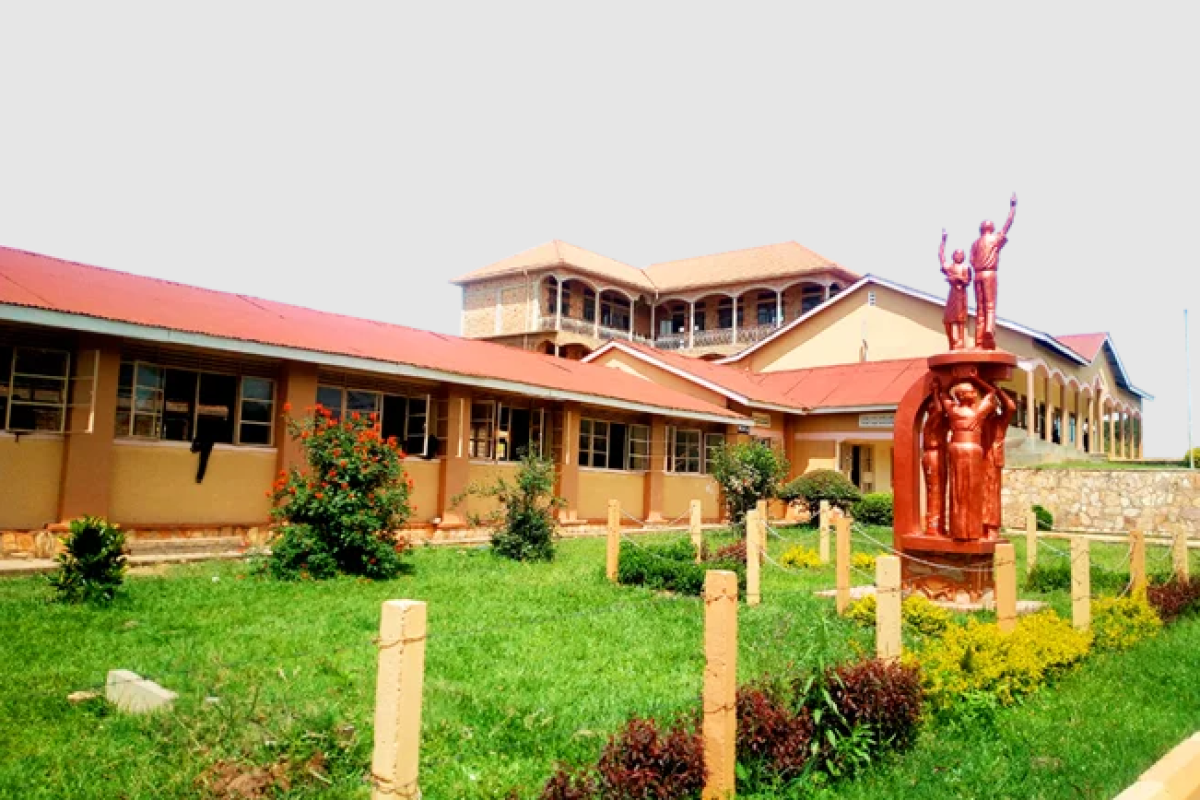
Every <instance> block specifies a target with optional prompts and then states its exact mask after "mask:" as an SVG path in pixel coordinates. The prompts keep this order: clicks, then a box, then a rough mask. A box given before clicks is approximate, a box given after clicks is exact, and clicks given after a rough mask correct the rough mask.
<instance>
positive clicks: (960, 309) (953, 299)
mask: <svg viewBox="0 0 1200 800" xmlns="http://www.w3.org/2000/svg"><path fill="white" fill-rule="evenodd" d="M965 258H966V255H965V254H964V253H963V251H962V250H955V251H954V255H953V256H952V259H953V260H952V261H947V260H946V230H945V229H944V228H943V229H942V244H941V247H939V248H938V263H939V264H941V266H942V274H943V275H945V276H946V282H947V283H949V284H950V293H949V294H947V295H946V313H945V314H944V315H943V316H942V323H943V324H944V325H945V326H946V338H947V339H949V340H950V349H951V350H962V349H964V348H966V346H967V287H968V286H969V285H970V284H971V268H970V267H968V266H967V265H966V264H964V263H963V260H964V259H965Z"/></svg>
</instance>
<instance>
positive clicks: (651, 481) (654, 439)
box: [642, 417, 667, 522]
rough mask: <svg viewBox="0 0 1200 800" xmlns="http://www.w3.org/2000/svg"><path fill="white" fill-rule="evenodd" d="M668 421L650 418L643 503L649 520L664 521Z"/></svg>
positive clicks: (661, 418)
mask: <svg viewBox="0 0 1200 800" xmlns="http://www.w3.org/2000/svg"><path fill="white" fill-rule="evenodd" d="M666 466H667V421H666V419H664V418H663V417H653V418H652V419H651V420H650V464H649V467H648V468H647V470H646V476H645V478H644V479H643V480H644V483H643V505H642V508H643V509H644V510H645V512H646V521H647V522H662V521H663V520H664V519H665V517H664V516H663V513H664V509H663V504H664V502H665V499H666V482H667V473H666Z"/></svg>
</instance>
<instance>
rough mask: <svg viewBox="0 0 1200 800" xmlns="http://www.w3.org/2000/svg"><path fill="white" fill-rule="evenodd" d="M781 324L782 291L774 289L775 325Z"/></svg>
mask: <svg viewBox="0 0 1200 800" xmlns="http://www.w3.org/2000/svg"><path fill="white" fill-rule="evenodd" d="M781 325H783V291H782V290H780V289H776V290H775V327H776V328H778V327H779V326H781Z"/></svg>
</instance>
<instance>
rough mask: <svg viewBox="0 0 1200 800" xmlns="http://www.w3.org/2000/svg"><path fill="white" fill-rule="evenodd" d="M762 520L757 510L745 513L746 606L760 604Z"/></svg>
mask: <svg viewBox="0 0 1200 800" xmlns="http://www.w3.org/2000/svg"><path fill="white" fill-rule="evenodd" d="M761 527H762V519H761V518H760V517H759V516H758V510H757V509H751V510H750V511H747V512H746V605H748V606H756V605H758V604H759V603H761V602H762V554H761V553H760V552H759V549H758V548H759V544H758V532H759V529H760V528H761Z"/></svg>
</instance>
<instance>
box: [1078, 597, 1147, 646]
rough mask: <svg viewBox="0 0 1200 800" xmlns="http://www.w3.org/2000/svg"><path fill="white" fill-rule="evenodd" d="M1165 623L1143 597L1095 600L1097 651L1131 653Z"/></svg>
mask: <svg viewBox="0 0 1200 800" xmlns="http://www.w3.org/2000/svg"><path fill="white" fill-rule="evenodd" d="M1160 628H1162V620H1161V619H1159V618H1158V615H1157V614H1155V613H1154V609H1153V608H1151V607H1150V604H1149V603H1147V602H1146V598H1144V597H1102V598H1100V599H1098V600H1093V601H1092V632H1093V633H1094V634H1095V637H1096V640H1095V641H1096V649H1097V650H1128V649H1129V648H1130V647H1133V646H1134V645H1135V644H1137V643H1138V642H1140V641H1141V640H1142V639H1147V638H1149V637H1151V636H1154V635H1155V634H1156V633H1158V631H1159V629H1160Z"/></svg>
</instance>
